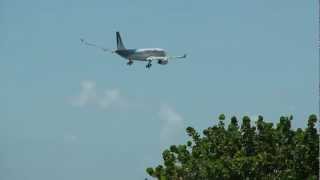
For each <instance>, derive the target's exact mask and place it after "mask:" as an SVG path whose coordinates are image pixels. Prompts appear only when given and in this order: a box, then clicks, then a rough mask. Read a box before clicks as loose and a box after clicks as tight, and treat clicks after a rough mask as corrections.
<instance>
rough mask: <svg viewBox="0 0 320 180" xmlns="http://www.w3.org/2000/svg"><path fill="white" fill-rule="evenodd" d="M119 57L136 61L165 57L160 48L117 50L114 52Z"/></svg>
mask: <svg viewBox="0 0 320 180" xmlns="http://www.w3.org/2000/svg"><path fill="white" fill-rule="evenodd" d="M115 53H117V54H118V55H119V56H121V57H123V58H125V59H129V60H138V61H148V58H149V57H166V56H167V54H166V52H165V50H163V49H160V48H146V49H117V50H116V51H115Z"/></svg>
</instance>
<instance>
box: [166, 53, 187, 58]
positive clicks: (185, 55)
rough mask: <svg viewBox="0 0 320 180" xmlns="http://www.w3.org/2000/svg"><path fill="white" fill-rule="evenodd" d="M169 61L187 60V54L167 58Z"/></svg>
mask: <svg viewBox="0 0 320 180" xmlns="http://www.w3.org/2000/svg"><path fill="white" fill-rule="evenodd" d="M168 58H169V59H184V58H187V54H184V55H182V56H169V57H168Z"/></svg>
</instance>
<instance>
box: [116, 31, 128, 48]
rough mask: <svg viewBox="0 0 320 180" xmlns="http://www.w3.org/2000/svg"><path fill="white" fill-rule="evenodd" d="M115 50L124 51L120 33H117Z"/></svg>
mask: <svg viewBox="0 0 320 180" xmlns="http://www.w3.org/2000/svg"><path fill="white" fill-rule="evenodd" d="M116 34H117V49H126V48H125V47H124V45H123V43H122V40H121V36H120V33H119V32H117V33H116Z"/></svg>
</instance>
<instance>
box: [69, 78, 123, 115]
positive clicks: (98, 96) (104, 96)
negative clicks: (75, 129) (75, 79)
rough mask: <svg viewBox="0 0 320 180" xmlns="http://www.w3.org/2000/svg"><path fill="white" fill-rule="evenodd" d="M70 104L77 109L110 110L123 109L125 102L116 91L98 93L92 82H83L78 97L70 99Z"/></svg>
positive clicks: (109, 90)
mask: <svg viewBox="0 0 320 180" xmlns="http://www.w3.org/2000/svg"><path fill="white" fill-rule="evenodd" d="M71 104H72V105H73V106H77V107H86V106H96V107H99V108H101V109H110V108H115V107H116V108H119V107H120V108H123V107H125V106H126V101H125V100H124V98H123V97H122V95H121V93H120V91H119V90H118V89H105V90H104V91H103V92H102V93H100V92H99V91H98V89H97V87H96V83H95V82H94V81H83V82H81V90H80V93H79V95H77V96H75V97H72V98H71Z"/></svg>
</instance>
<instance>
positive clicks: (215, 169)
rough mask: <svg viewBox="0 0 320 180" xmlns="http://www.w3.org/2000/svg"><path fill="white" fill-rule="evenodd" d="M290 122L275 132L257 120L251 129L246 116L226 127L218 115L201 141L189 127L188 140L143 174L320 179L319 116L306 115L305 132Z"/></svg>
mask: <svg viewBox="0 0 320 180" xmlns="http://www.w3.org/2000/svg"><path fill="white" fill-rule="evenodd" d="M292 119H293V118H292V116H290V117H280V120H279V123H277V125H276V126H275V127H274V126H273V124H272V123H268V122H265V121H264V120H263V117H262V116H259V117H258V120H257V121H256V122H255V126H252V123H251V120H250V118H249V117H248V116H244V117H243V118H242V123H241V126H240V127H239V125H238V120H237V118H236V117H232V118H231V120H230V123H229V125H228V126H227V128H225V124H224V120H225V115H224V114H221V115H220V116H219V123H218V125H214V126H212V127H209V128H207V129H205V130H203V136H200V135H199V133H198V132H197V131H196V130H195V129H194V128H192V127H188V128H187V129H186V132H187V134H188V135H189V136H190V137H191V140H190V141H187V143H186V145H178V146H176V145H172V146H171V147H170V148H169V149H167V150H165V151H164V152H163V153H162V157H163V160H164V164H163V165H159V166H157V167H156V168H147V170H146V171H147V173H148V174H149V175H150V176H152V177H155V178H157V179H160V180H171V179H172V180H176V179H177V180H182V179H183V180H198V179H201V180H207V179H208V180H211V179H319V174H318V171H319V134H318V132H317V129H316V122H317V116H316V115H311V116H309V119H308V123H307V128H306V129H304V130H302V129H301V128H298V129H297V130H292V129H291V120H292Z"/></svg>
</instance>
